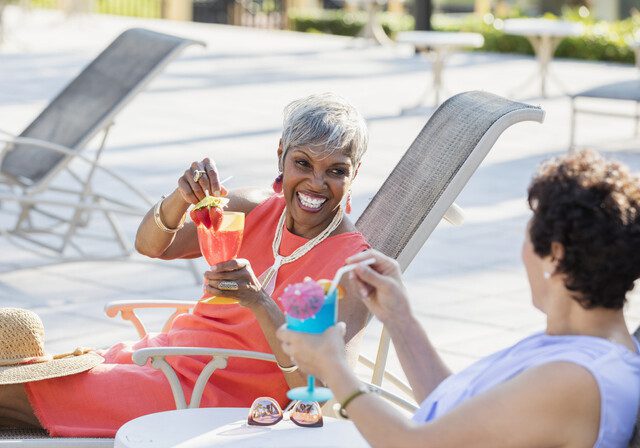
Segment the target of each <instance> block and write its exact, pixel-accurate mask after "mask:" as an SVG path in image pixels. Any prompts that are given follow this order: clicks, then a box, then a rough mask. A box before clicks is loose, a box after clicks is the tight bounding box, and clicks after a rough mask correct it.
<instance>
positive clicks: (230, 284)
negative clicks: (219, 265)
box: [218, 280, 239, 291]
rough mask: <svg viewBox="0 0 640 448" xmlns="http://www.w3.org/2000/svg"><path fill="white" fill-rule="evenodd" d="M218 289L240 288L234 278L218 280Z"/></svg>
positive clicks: (232, 289) (230, 289)
mask: <svg viewBox="0 0 640 448" xmlns="http://www.w3.org/2000/svg"><path fill="white" fill-rule="evenodd" d="M218 289H219V290H221V291H237V290H238V289H239V285H238V282H234V281H233V280H222V281H221V282H218Z"/></svg>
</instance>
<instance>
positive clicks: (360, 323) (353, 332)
mask: <svg viewBox="0 0 640 448" xmlns="http://www.w3.org/2000/svg"><path fill="white" fill-rule="evenodd" d="M347 297H349V295H347ZM351 297H353V296H351ZM339 306H340V308H339V316H340V320H342V321H343V322H345V323H346V326H347V334H346V338H345V339H346V341H347V359H349V360H350V364H351V365H352V367H354V364H355V362H356V361H357V356H358V351H359V348H360V344H359V341H360V339H361V337H362V330H363V329H364V327H365V325H366V322H367V317H368V314H369V313H368V311H367V309H366V307H365V306H364V305H363V304H362V302H360V301H359V300H357V299H353V298H345V299H342V300H340V302H339ZM251 309H252V311H253V313H254V314H255V316H256V318H257V320H258V323H259V324H260V328H261V329H262V332H263V333H264V335H265V337H266V339H267V342H268V343H269V347H270V348H271V350H272V351H273V354H274V355H275V356H276V359H277V360H278V363H279V364H280V365H282V366H290V365H291V364H293V362H292V361H291V359H290V358H289V356H288V355H287V354H286V353H284V351H283V350H282V344H280V341H279V340H278V338H277V336H276V331H277V330H278V328H280V326H282V325H283V324H284V323H285V316H284V313H283V312H282V311H281V310H280V308H279V307H278V305H277V304H276V303H275V302H274V300H273V299H272V298H270V297H268V296H266V294H265V297H264V298H263V300H262V301H261V302H260V303H259V304H257V305H256V306H252V307H251ZM285 379H286V380H287V384H288V385H289V387H299V386H303V385H306V383H307V375H306V374H304V373H303V372H301V371H300V370H298V371H296V372H293V373H289V374H285Z"/></svg>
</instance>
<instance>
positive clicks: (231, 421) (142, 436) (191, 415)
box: [115, 408, 369, 448]
mask: <svg viewBox="0 0 640 448" xmlns="http://www.w3.org/2000/svg"><path fill="white" fill-rule="evenodd" d="M248 415H249V409H248V408H199V409H182V410H179V411H167V412H158V413H156V414H149V415H145V416H142V417H139V418H136V419H134V420H131V421H130V422H127V423H125V424H124V425H123V426H122V427H121V428H120V429H119V430H118V433H117V434H116V439H115V448H151V447H153V448H157V447H173V446H178V445H179V446H180V447H181V448H195V447H233V448H245V447H261V448H269V447H283V448H286V447H300V446H303V447H305V448H316V447H317V448H319V447H343V446H348V447H352V448H359V447H368V446H369V445H368V444H367V442H366V441H365V440H364V438H363V437H362V436H361V435H360V433H359V432H358V430H357V429H356V427H355V425H354V424H353V423H351V422H350V421H346V420H337V419H335V418H330V417H324V426H323V427H321V428H302V427H300V426H297V425H295V424H294V423H292V422H291V421H288V420H282V421H280V422H278V423H277V424H275V425H272V426H249V425H247V416H248Z"/></svg>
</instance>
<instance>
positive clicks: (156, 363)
mask: <svg viewBox="0 0 640 448" xmlns="http://www.w3.org/2000/svg"><path fill="white" fill-rule="evenodd" d="M166 356H211V361H209V362H208V363H207V365H206V366H205V367H204V369H202V372H200V375H198V379H197V380H196V384H195V386H194V387H193V392H192V394H191V400H190V402H189V405H187V401H186V399H185V396H184V392H183V391H182V386H181V385H180V380H178V375H176V372H175V371H174V370H173V368H172V367H171V365H170V364H169V363H168V362H167V361H166V359H165V357H166ZM230 357H235V358H247V359H257V360H261V361H267V362H273V363H275V362H276V357H275V356H274V355H272V354H271V353H262V352H252V351H248V350H230V349H224V348H208V347H152V348H141V349H140V350H136V351H135V352H133V355H132V358H133V362H135V363H136V364H138V365H139V366H144V365H145V364H146V363H147V361H148V360H149V359H150V358H151V366H152V367H153V368H155V369H159V370H161V371H162V373H164V375H165V376H166V377H167V380H168V381H169V385H170V386H171V392H172V393H173V399H174V400H175V402H176V409H187V408H189V409H192V408H197V407H199V406H200V400H201V399H202V393H203V392H204V388H205V386H206V385H207V382H208V381H209V378H210V377H211V375H212V374H213V372H215V371H216V369H224V368H225V367H227V360H228V358H230Z"/></svg>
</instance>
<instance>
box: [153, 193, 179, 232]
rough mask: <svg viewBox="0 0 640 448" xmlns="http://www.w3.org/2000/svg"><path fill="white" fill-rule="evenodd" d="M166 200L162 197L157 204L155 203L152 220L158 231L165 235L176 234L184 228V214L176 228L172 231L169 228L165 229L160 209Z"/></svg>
mask: <svg viewBox="0 0 640 448" xmlns="http://www.w3.org/2000/svg"><path fill="white" fill-rule="evenodd" d="M165 199H166V196H162V197H161V198H160V200H159V201H158V202H156V205H155V206H154V207H153V220H154V221H155V223H156V226H158V228H159V229H160V230H162V231H163V232H165V233H176V232H177V231H178V230H180V229H182V228H183V227H184V221H185V219H186V217H187V215H186V213H185V214H184V215H182V219H181V220H180V223H179V224H178V227H176V228H175V229H172V228H170V227H167V226H166V225H165V224H164V223H163V222H162V218H161V217H160V207H162V202H163V201H164V200H165Z"/></svg>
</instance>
